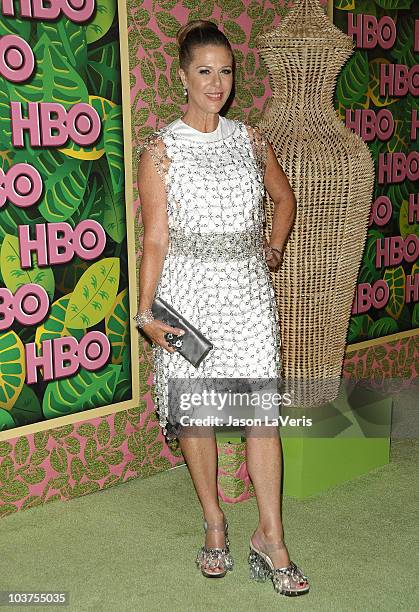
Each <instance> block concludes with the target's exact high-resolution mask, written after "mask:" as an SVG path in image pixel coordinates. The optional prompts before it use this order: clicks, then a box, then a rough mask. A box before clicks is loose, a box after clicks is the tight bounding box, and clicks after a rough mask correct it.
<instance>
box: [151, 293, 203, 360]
mask: <svg viewBox="0 0 419 612" xmlns="http://www.w3.org/2000/svg"><path fill="white" fill-rule="evenodd" d="M151 311H152V313H153V316H154V318H155V319H159V320H160V321H163V322H164V323H166V324H167V325H170V326H171V327H181V328H182V329H184V330H185V333H184V334H183V336H175V335H174V334H166V335H167V336H168V338H167V340H168V342H169V343H170V344H171V345H172V346H174V347H175V348H176V350H177V352H178V353H180V354H181V355H182V357H184V358H185V359H186V360H187V361H189V363H191V364H192V365H193V366H195V368H197V367H198V366H199V364H200V363H202V361H203V360H204V359H205V357H206V356H207V355H208V353H209V352H210V350H211V349H213V348H214V345H213V344H212V343H211V342H210V341H209V340H208V338H206V337H205V336H204V335H203V334H202V333H201V332H200V331H199V330H198V329H196V327H194V326H193V325H192V323H190V322H189V321H188V320H187V319H185V318H184V317H183V316H182V315H181V314H180V313H179V312H178V311H177V310H175V309H174V308H173V307H172V306H171V305H170V304H168V303H167V302H165V301H164V300H163V299H162V298H160V297H156V298H155V299H154V302H153V304H152V306H151ZM171 336H173V338H174V341H171V340H172V338H171Z"/></svg>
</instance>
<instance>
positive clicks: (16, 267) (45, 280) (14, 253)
mask: <svg viewBox="0 0 419 612" xmlns="http://www.w3.org/2000/svg"><path fill="white" fill-rule="evenodd" d="M0 267H1V274H2V277H3V280H4V283H5V285H6V287H7V288H8V289H10V291H11V292H12V293H15V291H16V290H17V289H19V287H21V286H22V285H27V284H28V283H35V284H36V285H41V287H43V288H44V289H45V291H46V292H47V293H48V295H49V298H50V300H52V299H53V297H54V291H55V280H54V273H53V271H52V268H50V267H48V266H43V267H41V268H39V267H38V266H37V265H36V264H34V265H33V266H32V268H28V269H25V270H24V269H23V268H22V267H21V265H20V256H19V239H18V238H17V236H11V235H10V234H6V236H5V237H4V240H3V244H2V245H1V264H0Z"/></svg>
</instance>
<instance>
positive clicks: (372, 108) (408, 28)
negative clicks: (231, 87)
mask: <svg viewBox="0 0 419 612" xmlns="http://www.w3.org/2000/svg"><path fill="white" fill-rule="evenodd" d="M334 4H335V7H334V23H335V25H337V26H338V27H339V28H340V29H341V30H342V31H343V32H345V33H347V34H348V35H349V36H351V37H352V38H353V40H354V42H355V51H354V53H353V55H352V56H351V58H350V59H349V60H348V62H347V63H346V65H345V67H344V68H343V70H342V72H341V74H340V76H339V79H338V83H337V87H336V92H335V103H336V104H335V106H336V109H337V110H338V112H339V114H340V117H341V119H342V121H343V122H344V123H345V125H346V126H347V127H348V128H350V129H352V130H353V131H355V132H356V133H357V134H359V135H360V136H361V137H362V138H363V140H364V141H365V142H366V143H367V144H368V146H369V148H370V151H371V153H372V156H373V159H374V162H375V190H374V200H373V205H372V209H371V216H370V226H369V231H368V238H367V243H366V246H365V251H364V256H363V261H362V266H361V270H360V273H359V277H358V284H357V288H356V293H355V296H354V303H353V309H352V318H351V323H350V328H349V334H348V341H349V343H350V344H352V343H357V342H359V341H363V340H368V339H372V338H380V337H384V336H389V335H391V334H395V333H398V332H403V331H407V330H411V329H414V328H417V327H419V304H418V300H419V264H418V261H417V260H418V254H419V235H418V230H419V195H418V187H417V185H418V184H417V181H418V178H419V153H418V147H417V138H418V130H419V101H418V93H419V65H418V59H419V5H418V4H417V3H415V2H414V0H368V1H366V0H349V1H348V0H335V3H334Z"/></svg>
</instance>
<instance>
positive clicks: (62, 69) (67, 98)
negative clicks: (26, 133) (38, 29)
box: [10, 33, 88, 110]
mask: <svg viewBox="0 0 419 612" xmlns="http://www.w3.org/2000/svg"><path fill="white" fill-rule="evenodd" d="M33 51H34V54H35V57H36V58H37V62H36V72H35V75H34V77H33V78H32V79H31V80H30V81H28V82H27V83H24V84H23V85H15V86H13V87H10V97H11V100H15V101H17V102H43V101H45V100H48V101H49V102H59V103H60V104H62V105H63V106H64V107H65V108H66V109H67V110H69V109H70V108H71V107H72V106H73V105H74V104H77V103H78V102H88V92H87V88H86V85H85V83H84V81H83V79H82V77H81V76H80V74H79V72H78V71H77V69H76V68H74V67H73V66H72V65H71V64H70V63H69V61H68V60H67V59H66V57H65V56H62V55H61V54H60V52H59V51H58V50H57V48H56V46H55V44H54V43H53V42H52V41H51V40H50V39H49V37H48V35H47V34H46V33H44V34H42V36H41V38H40V39H39V40H38V42H37V44H36V45H35V48H34V50H33Z"/></svg>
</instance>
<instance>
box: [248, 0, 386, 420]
mask: <svg viewBox="0 0 419 612" xmlns="http://www.w3.org/2000/svg"><path fill="white" fill-rule="evenodd" d="M256 45H257V47H258V49H259V51H260V55H261V57H262V58H263V60H264V61H265V63H266V65H267V68H268V71H269V75H270V80H271V87H272V91H273V94H272V98H271V99H270V100H269V104H268V108H267V111H266V113H265V115H264V117H263V119H262V120H261V121H260V122H259V124H258V126H259V128H260V129H261V130H262V131H263V132H264V133H265V134H266V135H267V136H268V138H269V140H270V142H271V144H272V146H273V148H274V150H275V152H276V154H277V157H278V161H279V163H280V164H281V166H282V168H283V169H284V171H285V173H286V175H287V177H288V179H289V181H290V184H291V186H292V188H293V190H294V193H295V196H296V199H297V216H296V220H295V224H294V227H293V230H292V232H291V234H290V237H289V240H288V242H287V244H286V249H285V252H284V259H283V263H282V266H281V268H280V269H279V271H278V272H275V273H272V278H273V282H274V288H275V293H276V298H277V303H278V308H279V313H280V320H281V328H282V329H281V334H282V350H283V353H282V358H283V366H284V378H285V385H284V388H286V389H288V391H290V390H291V389H292V390H294V397H293V404H294V405H296V406H300V407H304V408H305V407H314V406H318V405H321V404H324V403H327V402H330V401H332V400H333V399H335V398H336V396H337V393H338V390H339V385H340V381H341V373H342V365H343V358H344V352H345V345H346V337H347V331H348V324H349V318H350V315H351V306H352V302H353V297H354V291H355V286H356V280H357V276H358V271H359V267H360V262H361V257H362V253H363V249H364V244H365V240H366V235H367V228H368V219H369V213H370V208H371V203H372V191H373V184H374V163H373V160H372V157H371V154H370V152H369V149H368V147H367V145H366V144H365V143H364V141H363V140H362V139H361V137H360V136H358V135H357V134H355V133H354V132H352V131H351V130H349V129H348V128H347V127H346V126H345V125H344V124H343V123H342V121H341V120H340V119H339V117H338V116H337V113H336V111H335V109H334V107H333V91H334V86H335V84H336V79H337V76H338V73H339V71H340V70H341V68H342V66H343V64H344V63H345V61H346V60H347V59H348V58H349V57H350V56H351V55H352V53H353V48H354V43H353V41H352V39H351V38H350V37H349V36H347V35H346V34H344V33H343V32H341V31H340V30H339V29H338V28H336V26H334V25H333V24H332V23H331V22H330V21H329V19H328V17H327V15H326V14H325V13H324V12H323V9H322V8H321V6H320V5H319V4H318V2H317V0H300V1H299V2H297V3H296V5H295V6H294V7H293V9H291V11H290V12H289V13H288V14H287V16H286V17H285V18H284V19H283V21H282V22H281V24H280V26H279V27H276V28H274V29H272V30H270V31H268V32H265V33H264V34H262V35H259V36H258V37H257V38H256ZM272 211H273V203H272V201H271V200H270V198H269V194H267V198H266V219H267V228H268V230H269V233H270V231H271V228H272Z"/></svg>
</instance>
